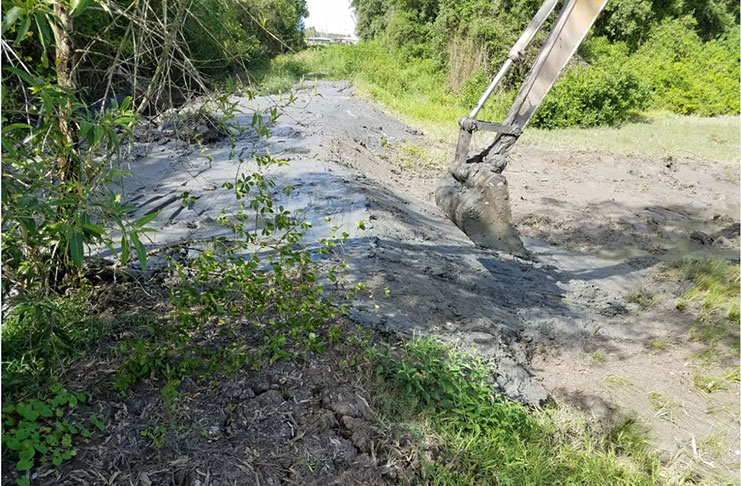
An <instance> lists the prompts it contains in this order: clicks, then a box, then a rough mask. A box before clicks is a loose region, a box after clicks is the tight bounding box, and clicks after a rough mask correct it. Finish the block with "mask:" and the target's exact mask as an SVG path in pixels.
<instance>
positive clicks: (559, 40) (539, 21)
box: [456, 0, 607, 172]
mask: <svg viewBox="0 0 741 486" xmlns="http://www.w3.org/2000/svg"><path fill="white" fill-rule="evenodd" d="M555 3H556V2H555V1H553V0H546V1H545V2H544V3H543V5H542V6H541V8H540V10H539V11H538V13H537V14H536V15H535V17H534V18H533V20H532V21H531V22H530V25H529V26H528V28H527V29H526V30H525V32H524V33H523V35H522V36H521V37H520V40H518V41H517V43H516V44H515V46H514V47H513V48H512V50H511V51H510V54H509V55H508V56H507V60H506V61H505V63H504V65H503V66H502V69H500V71H499V72H498V73H497V75H496V76H495V77H494V79H493V80H492V83H491V85H489V88H487V90H486V92H485V93H484V95H483V96H482V97H481V100H480V101H479V104H478V105H477V106H476V108H474V110H473V111H472V112H471V116H470V117H468V118H465V117H464V118H462V119H461V120H460V122H459V124H460V126H461V134H460V139H459V146H458V150H456V159H457V160H456V163H462V162H485V161H486V157H487V156H489V155H490V154H491V155H504V154H506V153H507V151H509V149H510V148H511V147H512V146H513V145H514V143H515V142H516V141H517V138H518V137H519V135H520V134H521V133H522V131H523V130H524V129H525V127H526V126H527V124H528V122H529V121H530V119H531V118H532V117H533V115H534V114H535V110H537V109H538V107H539V106H540V104H541V103H542V102H543V99H544V98H545V96H546V95H547V94H548V91H549V90H550V89H551V87H552V86H553V84H554V83H555V82H556V79H558V77H559V75H560V74H561V72H562V71H563V69H564V68H565V67H566V65H567V64H568V62H569V60H570V59H571V57H572V56H573V55H574V53H575V52H576V49H577V48H578V47H579V45H580V44H581V43H582V41H583V40H584V38H585V37H586V35H587V32H589V29H590V28H591V27H592V24H594V21H595V20H596V19H597V16H598V15H599V14H600V12H601V11H602V9H603V8H604V6H605V4H606V3H607V0H568V1H567V2H566V4H565V5H564V6H563V8H562V9H561V12H560V13H559V15H558V18H557V19H556V23H555V24H554V26H553V29H552V30H551V32H550V34H549V35H548V37H547V38H546V40H545V42H544V43H543V46H542V47H541V48H540V51H539V52H538V55H537V57H536V59H535V63H534V64H533V67H532V68H531V69H530V72H529V73H528V75H527V78H526V79H525V81H524V82H523V84H522V86H521V87H520V90H519V91H518V93H517V97H516V98H515V101H514V103H513V104H512V107H511V108H510V110H509V113H507V116H506V117H505V118H504V122H503V123H502V124H501V125H499V124H491V123H489V122H480V121H478V120H474V119H473V118H474V117H475V116H476V114H478V112H479V110H480V109H481V107H482V106H483V104H484V102H485V101H486V99H487V98H488V97H489V95H490V94H491V92H492V91H493V89H494V86H496V84H497V83H498V82H499V80H500V79H501V78H502V77H503V75H504V72H506V70H507V69H509V66H511V64H512V62H513V56H512V53H513V51H514V52H516V53H518V54H517V57H519V52H521V51H522V50H523V49H524V47H525V46H526V45H527V44H528V43H529V42H530V40H531V39H532V38H533V36H534V35H535V33H536V32H537V30H538V29H540V27H541V26H542V25H543V23H544V22H545V20H546V18H547V17H548V15H549V14H550V13H551V11H553V8H554V7H555ZM523 41H524V45H523ZM517 57H515V58H514V59H516V58H517ZM492 125H493V126H492ZM487 129H488V130H492V131H496V132H499V134H498V135H497V137H496V138H495V139H494V142H493V143H492V144H491V145H489V146H488V147H487V148H486V149H485V150H484V151H483V152H481V153H480V154H478V155H476V156H474V157H473V158H472V159H468V160H465V159H464V158H467V155H468V153H467V152H468V143H466V142H469V141H470V134H471V133H473V132H474V131H476V130H487ZM464 132H468V135H466V134H464ZM465 139H468V140H465ZM461 142H463V143H461ZM464 146H465V147H464ZM500 160H501V159H500ZM499 164H500V165H502V163H501V162H500V163H499ZM503 169H504V166H502V167H501V168H500V170H499V172H501V170H503Z"/></svg>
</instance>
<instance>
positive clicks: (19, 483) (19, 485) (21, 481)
mask: <svg viewBox="0 0 741 486" xmlns="http://www.w3.org/2000/svg"><path fill="white" fill-rule="evenodd" d="M15 484H16V486H31V478H29V477H28V476H23V477H20V478H18V479H16V480H15Z"/></svg>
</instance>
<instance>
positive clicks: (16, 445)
mask: <svg viewBox="0 0 741 486" xmlns="http://www.w3.org/2000/svg"><path fill="white" fill-rule="evenodd" d="M86 400H87V396H86V395H85V394H84V393H73V392H69V391H67V390H65V389H63V388H62V387H61V386H60V385H54V386H52V387H51V389H50V397H49V398H46V399H28V400H24V401H19V402H16V403H13V404H8V405H5V406H4V407H3V409H2V411H3V422H2V423H3V434H2V435H3V437H2V443H3V451H4V453H8V454H11V455H13V456H15V457H16V459H17V460H16V465H15V467H16V469H17V470H18V471H20V472H27V473H26V474H27V475H26V476H23V477H21V478H20V479H19V480H18V484H19V485H21V484H29V476H28V472H29V471H31V469H33V468H34V466H37V465H39V464H44V463H52V464H53V465H54V466H59V465H60V464H62V462H64V461H66V460H68V459H71V458H72V457H73V456H74V455H75V449H74V447H73V444H74V442H75V441H77V440H80V439H83V440H87V439H88V438H90V436H91V435H92V432H91V431H90V429H88V428H87V427H86V426H85V425H84V424H82V423H77V422H72V421H70V419H69V412H70V411H71V410H73V409H75V408H77V406H78V404H79V403H81V402H84V401H86ZM88 420H89V421H90V423H91V424H92V425H94V426H95V427H97V428H98V429H100V430H102V429H104V425H103V423H102V421H101V420H100V418H98V417H97V416H94V415H91V416H90V417H89V419H88Z"/></svg>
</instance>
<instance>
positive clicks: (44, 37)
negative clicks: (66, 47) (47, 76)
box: [34, 12, 51, 59]
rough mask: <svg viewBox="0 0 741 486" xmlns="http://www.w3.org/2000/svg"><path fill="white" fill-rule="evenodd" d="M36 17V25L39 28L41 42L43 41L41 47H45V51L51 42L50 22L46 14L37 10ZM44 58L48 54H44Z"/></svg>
mask: <svg viewBox="0 0 741 486" xmlns="http://www.w3.org/2000/svg"><path fill="white" fill-rule="evenodd" d="M34 19H35V20H36V26H37V27H38V29H39V42H41V47H42V48H43V49H44V52H46V49H47V47H48V45H49V43H50V42H51V32H50V31H49V24H48V22H47V19H46V17H45V16H44V14H43V13H41V12H36V14H35V15H34ZM42 58H43V59H45V58H46V55H45V54H42Z"/></svg>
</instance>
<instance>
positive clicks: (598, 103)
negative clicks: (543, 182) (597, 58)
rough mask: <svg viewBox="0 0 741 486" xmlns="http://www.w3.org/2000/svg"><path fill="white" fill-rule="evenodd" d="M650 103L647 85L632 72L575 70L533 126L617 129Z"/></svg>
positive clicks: (593, 68) (569, 73) (547, 98)
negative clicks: (608, 126) (618, 125)
mask: <svg viewBox="0 0 741 486" xmlns="http://www.w3.org/2000/svg"><path fill="white" fill-rule="evenodd" d="M647 100H648V90H647V88H646V85H645V84H644V83H642V82H641V81H640V80H639V78H638V76H636V75H635V73H633V72H631V71H629V70H616V71H613V70H609V69H607V68H605V67H602V66H599V67H590V68H587V67H585V66H576V67H574V68H572V69H570V70H569V71H568V72H566V74H565V75H564V76H563V78H562V82H561V83H559V84H558V85H557V86H555V87H554V89H553V91H552V93H551V94H550V96H548V97H546V99H545V101H544V102H543V104H542V105H541V107H540V108H539V109H538V111H537V112H536V115H535V118H534V119H533V124H534V125H535V126H539V127H543V128H558V127H568V126H572V125H580V126H584V127H591V126H597V125H615V124H617V123H620V122H622V121H623V120H626V119H627V118H628V117H629V116H630V114H631V113H632V112H633V111H635V110H636V109H640V108H643V107H645V105H646V101H647Z"/></svg>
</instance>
